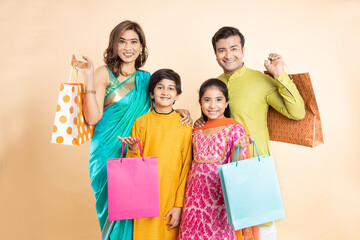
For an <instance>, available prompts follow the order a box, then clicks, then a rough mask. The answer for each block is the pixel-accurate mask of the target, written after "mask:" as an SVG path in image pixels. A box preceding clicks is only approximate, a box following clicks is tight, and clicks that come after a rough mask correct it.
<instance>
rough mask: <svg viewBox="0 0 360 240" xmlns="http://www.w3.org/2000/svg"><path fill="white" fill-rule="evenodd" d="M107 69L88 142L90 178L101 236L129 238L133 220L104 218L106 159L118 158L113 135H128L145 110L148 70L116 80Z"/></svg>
mask: <svg viewBox="0 0 360 240" xmlns="http://www.w3.org/2000/svg"><path fill="white" fill-rule="evenodd" d="M106 67H107V66H106ZM107 69H108V72H109V76H110V85H109V86H108V87H107V89H106V95H105V101H104V112H103V116H102V118H101V120H100V121H99V122H98V123H97V124H96V125H95V130H94V136H93V139H92V141H91V144H90V160H89V171H90V180H91V186H92V188H93V190H94V194H95V198H96V204H95V206H96V211H97V216H98V219H99V223H100V227H101V239H104V240H108V239H112V240H114V239H115V240H132V229H133V220H131V219H130V220H122V221H109V220H108V189H107V171H106V162H107V159H109V158H120V155H121V142H120V141H119V139H118V138H117V136H121V137H129V136H130V132H131V128H132V126H133V123H134V121H135V119H136V118H138V117H139V116H141V115H143V114H144V113H146V112H148V110H149V108H150V101H149V99H150V96H149V93H148V85H149V79H150V74H149V73H147V72H143V71H136V72H135V73H134V74H133V75H132V76H130V77H129V78H128V79H127V80H125V81H124V82H122V83H119V81H118V79H117V78H115V76H114V75H113V73H112V72H111V70H110V69H109V68H108V67H107ZM125 155H126V151H125V152H124V156H125Z"/></svg>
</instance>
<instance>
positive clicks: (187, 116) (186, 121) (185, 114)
mask: <svg viewBox="0 0 360 240" xmlns="http://www.w3.org/2000/svg"><path fill="white" fill-rule="evenodd" d="M175 112H177V113H180V115H181V116H182V117H183V118H182V119H181V120H180V122H181V124H186V126H189V124H190V125H192V122H193V121H192V119H191V116H190V112H189V111H188V110H186V109H176V110H175Z"/></svg>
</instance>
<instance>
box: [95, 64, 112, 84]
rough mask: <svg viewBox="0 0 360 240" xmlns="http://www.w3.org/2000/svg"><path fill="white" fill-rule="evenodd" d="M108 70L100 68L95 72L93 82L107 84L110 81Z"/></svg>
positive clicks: (103, 67) (104, 67)
mask: <svg viewBox="0 0 360 240" xmlns="http://www.w3.org/2000/svg"><path fill="white" fill-rule="evenodd" d="M109 71H110V70H109V69H108V68H107V67H106V66H105V65H103V66H100V67H98V68H97V69H96V70H95V81H102V82H106V83H109V80H110V72H109Z"/></svg>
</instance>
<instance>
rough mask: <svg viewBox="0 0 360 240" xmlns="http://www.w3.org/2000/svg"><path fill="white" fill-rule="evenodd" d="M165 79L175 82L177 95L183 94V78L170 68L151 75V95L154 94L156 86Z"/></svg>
mask: <svg viewBox="0 0 360 240" xmlns="http://www.w3.org/2000/svg"><path fill="white" fill-rule="evenodd" d="M163 79H169V80H172V81H174V82H175V89H176V93H177V95H180V94H181V78H180V76H179V74H177V73H176V72H174V70H171V69H168V68H163V69H159V70H157V71H156V72H154V73H153V74H152V75H151V77H150V82H149V92H150V93H151V94H154V89H155V86H156V84H158V83H159V82H160V81H161V80H163Z"/></svg>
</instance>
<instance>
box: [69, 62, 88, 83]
mask: <svg viewBox="0 0 360 240" xmlns="http://www.w3.org/2000/svg"><path fill="white" fill-rule="evenodd" d="M78 62H79V61H76V62H75V63H74V64H73V65H72V67H71V70H70V75H69V80H68V83H70V82H71V77H72V73H73V70H74V69H75V71H76V76H75V81H76V83H78V79H79V70H77V69H76V68H75V67H76V64H78ZM82 76H83V79H84V81H85V76H84V73H83V74H82Z"/></svg>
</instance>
